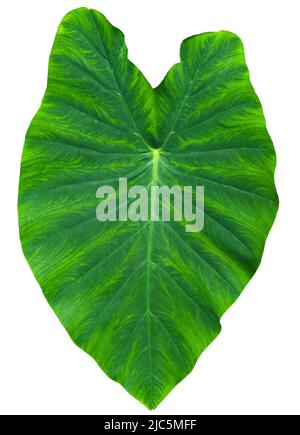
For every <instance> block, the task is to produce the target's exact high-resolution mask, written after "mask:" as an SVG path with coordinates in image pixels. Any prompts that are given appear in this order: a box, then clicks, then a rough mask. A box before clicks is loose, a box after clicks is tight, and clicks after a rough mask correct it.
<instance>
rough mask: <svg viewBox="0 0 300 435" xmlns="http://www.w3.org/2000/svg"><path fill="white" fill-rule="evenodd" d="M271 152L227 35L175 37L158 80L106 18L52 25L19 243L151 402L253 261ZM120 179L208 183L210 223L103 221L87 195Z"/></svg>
mask: <svg viewBox="0 0 300 435" xmlns="http://www.w3.org/2000/svg"><path fill="white" fill-rule="evenodd" d="M275 160H276V159H275V152H274V149H273V145H272V141H271V139H270V137H269V134H268V132H267V130H266V124H265V119H264V115H263V112H262V108H261V104H260V102H259V100H258V98H257V96H256V94H255V91H254V90H253V87H252V85H251V83H250V80H249V73H248V69H247V66H246V63H245V57H244V50H243V45H242V43H241V41H240V39H239V38H238V37H237V36H236V35H234V34H232V33H229V32H219V33H206V34H202V35H198V36H193V37H191V38H189V39H187V40H185V41H184V42H183V44H182V47H181V63H180V64H178V65H175V66H174V67H173V68H172V69H171V70H170V72H169V73H168V75H167V76H166V78H165V79H164V81H163V82H162V84H161V85H160V86H159V87H158V88H157V89H154V90H153V89H152V87H151V86H150V85H149V83H148V82H147V81H146V79H145V77H144V76H143V75H142V74H141V72H140V71H139V70H138V69H137V68H136V67H135V66H134V65H133V64H132V63H131V62H129V61H128V59H127V48H126V45H125V43H124V37H123V35H122V33H121V32H120V31H119V30H118V29H116V28H114V27H113V26H112V25H111V24H110V23H109V22H108V21H107V20H106V19H105V17H104V16H103V15H101V14H100V13H98V12H96V11H93V10H88V9H85V8H81V9H78V10H75V11H73V12H71V13H69V14H68V15H67V16H66V17H65V18H64V20H63V21H62V23H61V25H60V27H59V30H58V34H57V37H56V40H55V44H54V47H53V51H52V54H51V57H50V67H49V81H48V88H47V92H46V95H45V97H44V100H43V103H42V106H41V108H40V110H39V111H38V114H37V115H36V117H35V118H34V120H33V122H32V124H31V126H30V128H29V131H28V134H27V138H26V143H25V148H24V154H23V160H22V170H21V181H20V195H19V219H20V231H21V240H22V245H23V249H24V253H25V256H26V258H27V260H28V262H29V264H30V266H31V268H32V270H33V272H34V274H35V276H36V278H37V280H38V282H39V283H40V285H41V287H42V289H43V292H44V294H45V296H46V298H47V300H48V301H49V303H50V305H51V307H52V308H53V309H54V311H55V313H56V314H57V316H58V317H59V319H60V320H61V322H62V323H63V325H64V327H65V328H66V330H67V331H68V333H69V334H70V336H71V338H72V339H73V340H74V342H75V343H76V344H77V345H78V346H79V347H80V348H82V349H84V350H85V351H86V352H87V353H88V354H90V355H91V356H92V357H93V358H94V359H95V360H96V361H97V363H98V364H99V365H100V367H101V368H102V369H103V370H104V371H105V372H106V373H107V375H108V376H110V378H112V379H114V380H115V381H117V382H119V383H120V384H122V385H123V386H124V387H125V388H126V390H127V391H128V392H129V393H131V394H132V395H133V396H134V397H136V398H137V399H138V400H140V401H141V402H142V403H144V404H145V405H146V406H147V407H148V408H150V409H153V408H155V407H157V406H158V404H159V403H160V402H161V401H162V400H163V399H164V398H165V397H166V395H167V394H168V393H169V392H170V391H171V390H172V389H173V388H174V387H175V386H176V385H177V384H178V383H179V382H180V381H181V380H182V379H183V378H184V377H185V376H187V375H188V373H190V372H191V370H192V369H193V367H194V365H195V363H196V361H197V359H198V358H199V356H200V354H201V353H202V352H203V351H204V350H205V349H206V347H207V346H208V345H209V344H210V343H211V342H212V341H213V340H214V339H215V338H216V336H217V335H218V334H219V332H220V330H221V327H220V318H221V316H222V315H223V314H224V313H225V311H226V310H227V309H228V308H229V307H230V306H231V305H232V303H233V302H234V301H235V300H236V299H237V298H238V296H239V295H240V293H241V292H242V290H243V289H244V288H245V286H246V284H247V283H248V282H249V280H250V279H251V277H252V276H253V275H254V273H255V271H256V270H257V268H258V266H259V264H260V261H261V258H262V254H263V249H264V244H265V241H266V238H267V235H268V232H269V230H270V228H271V226H272V224H273V221H274V218H275V215H276V212H277V208H278V199H277V194H276V189H275V186H274V170H275ZM120 177H127V178H128V180H129V187H130V186H133V185H142V186H147V188H148V189H149V188H150V186H151V185H167V186H175V185H179V186H196V185H200V186H204V187H205V227H204V230H203V231H202V232H198V233H187V232H186V231H185V230H184V226H183V224H184V223H182V222H170V223H166V222H150V221H149V222H136V223H133V222H120V221H116V222H106V223H100V222H99V221H98V220H97V219H96V208H97V205H98V204H99V200H98V199H96V191H97V189H98V188H99V187H100V186H102V185H107V184H109V185H112V186H116V187H117V183H118V180H119V178H120Z"/></svg>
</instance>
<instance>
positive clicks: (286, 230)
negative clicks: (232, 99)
mask: <svg viewBox="0 0 300 435" xmlns="http://www.w3.org/2000/svg"><path fill="white" fill-rule="evenodd" d="M79 6H88V7H92V8H95V9H98V10H99V11H101V12H103V13H104V14H105V15H106V16H107V18H108V19H109V20H110V21H111V22H112V23H113V24H114V25H116V26H117V27H119V28H120V29H122V31H123V32H124V33H125V35H126V39H127V44H128V46H129V56H130V59H131V60H132V61H133V62H134V63H135V64H136V65H137V66H138V67H139V68H140V69H141V70H142V71H143V73H144V74H145V75H146V77H147V78H148V79H149V81H150V82H151V84H152V85H158V84H159V82H160V81H161V80H162V78H163V76H164V75H165V74H166V72H167V71H168V69H169V68H170V67H171V66H172V65H173V64H174V63H175V62H177V61H178V53H179V45H180V43H181V41H182V40H183V39H184V38H185V37H188V36H190V35H193V34H197V33H202V32H206V31H215V30H222V29H225V30H230V31H233V32H235V33H237V34H238V35H239V36H240V37H241V38H242V39H243V41H244V44H245V48H246V55H247V61H248V65H249V68H250V71H251V76H252V82H253V84H254V86H255V88H256V90H257V93H258V95H259V96H260V98H261V101H262V103H263V106H264V110H265V114H266V117H267V121H268V128H269V131H270V133H271V136H272V137H273V140H274V143H275V147H276V150H277V154H278V169H277V174H276V180H277V187H278V191H279V195H280V198H281V208H280V212H279V215H278V218H277V220H276V223H275V225H274V227H273V230H272V232H271V235H270V237H269V239H268V243H267V247H266V251H265V255H264V258H263V262H262V265H261V268H260V270H259V271H258V273H257V274H256V276H255V277H254V279H253V280H252V281H251V283H250V285H249V286H248V287H247V289H246V290H245V292H244V293H243V295H242V296H241V298H240V299H239V301H238V302H237V303H236V304H235V305H234V307H233V308H231V309H230V311H229V312H228V313H227V314H226V315H225V317H224V318H223V320H222V324H223V332H222V334H221V335H220V336H219V338H218V339H217V340H216V341H215V342H214V343H213V344H212V345H211V346H210V348H209V349H208V350H207V351H206V352H205V354H204V355H203V356H202V357H201V358H200V360H199V362H198V364H197V366H196V368H195V370H194V371H193V373H192V374H191V375H190V376H189V377H188V378H187V379H185V380H184V381H183V382H182V383H181V384H180V385H179V386H178V387H177V388H176V389H175V390H174V391H173V392H172V393H171V394H170V395H169V396H168V397H167V399H166V400H165V401H164V402H163V403H162V404H161V405H160V407H159V408H158V409H157V411H156V412H155V413H157V414H174V415H178V414H197V415H200V414H300V374H299V373H300V337H299V333H300V324H299V316H300V288H299V287H300V286H299V269H300V264H299V263H300V262H299V260H300V259H299V246H300V245H299V242H300V240H299V211H300V209H299V199H300V198H299V172H300V169H299V167H300V166H299V163H300V140H299V136H300V135H299V131H300V119H299V101H300V95H299V46H300V44H299V42H300V41H299V10H298V11H297V9H298V8H297V6H299V0H295V1H292V0H285V1H276V0H243V1H241V0H226V1H225V0H206V1H200V0H180V1H178V0H109V1H108V0H106V1H105V0H94V1H92V0H78V1H77V0H65V1H61V0H51V1H50V0H43V1H41V0H26V1H24V0H19V1H17V0H10V1H6V2H2V4H1V16H0V21H1V22H0V32H1V35H0V44H1V58H0V59H1V60H0V62H1V69H0V74H1V80H0V96H1V105H0V110H1V118H0V119H1V130H0V131H1V147H0V152H1V159H0V165H1V171H0V177H1V180H0V186H1V213H0V219H1V225H0V256H1V274H0V413H2V414H101V415H103V414H128V415H130V414H150V413H149V412H148V411H147V410H146V408H144V407H143V406H142V405H141V404H140V403H139V402H137V401H136V400H135V399H133V398H132V397H131V396H130V395H129V394H128V393H127V392H125V390H123V389H122V387H120V386H119V385H118V384H116V383H114V382H113V381H111V380H110V379H108V378H107V377H106V376H105V375H104V374H103V373H102V371H101V370H100V369H99V368H98V366H97V365H96V363H95V362H94V361H93V360H92V359H91V358H90V357H89V356H87V355H86V354H85V353H83V352H82V351H81V350H79V349H78V348H77V347H76V346H75V345H74V344H73V343H72V342H71V340H70V339H69V337H68V335H67V333H66V332H65V331H64V329H63V328H62V326H61V325H60V323H59V321H58V320H57V318H56V317H55V315H54V314H53V312H52V310H51V309H50V308H49V306H48V305H47V303H46V301H45V299H44V297H43V295H42V293H41V291H40V289H39V286H38V284H37V282H36V281H35V279H34V277H33V275H32V273H31V271H30V269H29V267H28V266H27V263H26V262H25V259H24V257H23V254H22V252H21V248H20V243H19V238H18V223H17V191H18V176H19V165H20V158H21V151H22V146H23V142H24V136H25V133H26V130H27V128H28V126H29V123H30V121H31V119H32V117H33V115H34V114H35V112H36V111H37V109H38V107H39V105H40V102H41V99H42V96H43V93H44V91H45V86H46V78H47V62H48V57H49V53H50V49H51V46H52V43H53V39H54V36H55V33H56V30H57V26H58V24H59V22H60V21H61V19H62V17H63V16H64V14H65V13H67V12H68V11H69V10H71V9H75V8H77V7H79ZM259 224H260V223H259V216H258V217H257V225H259ZM155 413H153V414H155Z"/></svg>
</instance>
